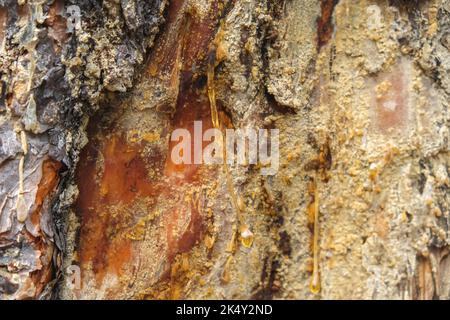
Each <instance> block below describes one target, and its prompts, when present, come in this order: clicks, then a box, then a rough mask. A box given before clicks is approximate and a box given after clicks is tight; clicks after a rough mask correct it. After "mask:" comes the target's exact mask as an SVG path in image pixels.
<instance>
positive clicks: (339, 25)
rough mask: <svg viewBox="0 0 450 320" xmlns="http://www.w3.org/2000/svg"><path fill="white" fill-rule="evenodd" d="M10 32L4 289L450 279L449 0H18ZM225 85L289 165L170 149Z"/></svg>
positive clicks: (381, 285) (185, 288)
mask: <svg viewBox="0 0 450 320" xmlns="http://www.w3.org/2000/svg"><path fill="white" fill-rule="evenodd" d="M73 4H75V5H78V6H79V7H80V9H81V27H80V28H79V29H77V30H76V31H75V32H72V33H67V32H66V27H67V20H66V19H65V18H64V17H65V12H66V9H67V7H68V6H70V5H73ZM0 50H1V52H2V54H1V58H0V72H1V81H2V82H1V92H0V108H1V115H0V117H1V118H0V123H1V125H0V147H1V148H0V161H1V163H0V177H1V184H0V203H1V206H0V210H1V211H0V298H2V299H23V298H57V299H58V298H59V299H86V298H94V299H103V298H118V299H170V298H172V299H173V298H175V299H192V298H216V299H223V298H228V299H232V298H240V299H251V298H257V299H436V298H437V299H449V298H450V297H449V296H450V258H449V255H448V253H449V249H448V248H449V241H450V239H449V223H450V217H449V200H450V199H449V197H450V192H449V190H450V181H449V179H450V178H449V176H450V174H449V172H450V169H449V166H450V163H449V162H450V159H449V120H450V114H449V111H448V107H449V102H448V101H449V94H450V72H449V71H450V2H449V1H448V0H430V1H394V0H392V1H366V0H364V1H349V0H340V1H338V0H323V1H315V0H314V1H313V0H285V1H257V0H229V1H226V0H201V1H190V0H177V1H175V0H170V1H156V0H152V1H140V0H129V1H125V0H123V1H103V2H97V1H65V2H64V1H62V0H61V1H22V2H20V3H17V2H16V1H13V0H11V1H8V0H5V1H0ZM212 91H214V93H215V98H214V97H212V95H211V92H212ZM212 101H214V102H215V103H216V104H217V107H218V109H219V119H220V122H221V124H222V125H223V127H228V128H231V127H234V128H245V127H254V128H277V129H279V130H280V168H279V171H278V173H277V174H276V175H274V176H262V175H261V174H260V171H259V168H258V167H256V166H247V167H245V166H236V167H229V168H228V173H227V170H225V168H224V167H222V166H220V165H218V166H203V165H181V166H180V165H174V164H173V163H172V162H171V160H170V157H169V155H170V151H171V148H172V147H173V143H170V141H169V138H170V133H171V132H172V130H173V129H176V128H186V129H188V130H190V131H192V122H193V121H194V120H202V121H203V126H204V129H207V128H210V127H212V126H213V124H212V121H211V111H210V110H211V104H212V103H213V102H212ZM22 168H23V169H22ZM227 181H228V183H227ZM233 195H234V196H233ZM233 198H234V199H233ZM316 215H318V216H317V217H316ZM243 229H248V230H250V231H251V233H252V234H253V237H252V239H250V240H251V241H248V239H243V238H242V237H241V236H240V235H241V233H242V230H243ZM314 240H316V241H317V246H316V247H315V248H314V246H313V243H314ZM71 266H78V267H80V270H81V287H79V288H73V287H72V286H71V281H72V280H73V277H72V276H71V275H70V274H69V273H68V272H67V270H68V268H70V267H71ZM313 282H314V283H315V285H314V286H312V285H311V284H312V283H313Z"/></svg>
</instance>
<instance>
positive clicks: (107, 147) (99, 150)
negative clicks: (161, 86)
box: [76, 1, 220, 283]
mask: <svg viewBox="0 0 450 320" xmlns="http://www.w3.org/2000/svg"><path fill="white" fill-rule="evenodd" d="M185 4H186V3H185V1H173V2H171V4H170V6H169V10H168V18H167V19H168V22H167V26H166V28H165V30H164V31H163V34H162V35H161V36H160V38H159V40H157V42H156V45H155V51H154V52H153V53H152V54H151V55H150V60H149V67H148V72H149V74H148V76H150V77H153V76H158V77H162V76H163V75H166V74H170V75H172V78H173V77H176V78H177V79H176V81H174V80H173V79H172V81H171V83H173V84H176V85H177V86H178V88H177V92H178V95H177V100H176V105H175V113H174V115H173V118H172V119H171V124H170V128H169V130H175V129H177V128H185V129H187V130H188V131H189V132H190V133H191V134H192V136H193V128H194V121H197V120H201V121H202V122H203V128H202V129H203V132H204V131H205V130H207V129H209V128H212V122H211V114H210V106H209V101H208V98H207V95H206V89H205V88H204V85H199V81H198V80H199V79H200V77H202V76H203V77H204V76H205V73H206V63H207V61H206V58H207V55H208V54H207V52H208V50H209V46H210V43H211V41H212V40H213V38H214V33H215V30H216V28H217V24H216V23H215V22H217V20H218V19H217V17H218V15H219V13H220V12H218V11H219V10H217V8H218V1H215V2H214V4H213V5H212V7H211V11H210V13H209V14H208V15H207V16H206V18H204V19H203V20H196V19H195V18H194V17H191V16H190V15H189V13H188V12H187V11H186V6H185ZM164 33H167V34H164ZM180 43H181V44H180ZM158 44H159V45H158ZM88 135H89V137H90V141H89V143H88V145H87V146H86V147H85V149H84V150H83V152H82V154H81V156H80V159H81V161H80V165H79V167H78V169H77V173H76V181H77V185H78V188H79V191H80V193H79V197H78V200H77V202H76V211H77V213H78V215H79V216H80V220H81V228H80V237H79V247H78V256H79V259H80V264H81V266H82V267H84V266H88V265H89V264H91V265H92V268H93V272H94V273H95V278H96V281H97V283H101V282H102V281H103V279H104V277H105V276H106V274H109V273H113V274H117V275H119V276H120V275H121V274H123V271H124V270H125V269H126V268H127V267H128V266H129V265H130V264H131V263H132V261H133V258H134V257H136V256H137V255H139V251H138V250H134V249H135V248H138V247H136V246H135V244H136V241H132V240H131V239H129V238H127V237H125V235H124V230H126V229H127V228H129V227H133V225H135V224H136V223H137V220H138V218H139V217H136V214H135V213H130V212H129V210H127V208H130V207H132V205H133V203H134V202H135V201H137V200H142V199H147V200H148V201H147V202H146V203H148V205H147V208H146V210H145V212H153V210H154V209H155V206H156V205H155V203H161V204H166V205H169V204H170V205H169V208H167V209H166V210H164V212H162V213H161V223H162V227H161V228H159V230H161V231H158V233H159V234H152V235H148V237H154V238H157V239H161V238H162V239H163V240H164V239H165V241H166V243H167V252H166V253H165V255H166V258H167V259H168V261H169V262H170V263H172V262H173V261H174V258H175V256H176V255H177V254H179V253H184V252H189V251H190V250H191V249H192V247H193V246H195V245H196V243H197V242H198V241H199V240H200V239H201V238H202V237H203V233H204V229H205V221H204V214H203V213H202V212H201V209H200V208H199V206H198V203H194V202H193V201H191V202H190V203H188V202H185V199H183V197H181V199H180V200H176V202H175V203H174V201H175V200H174V199H176V198H177V197H176V196H177V195H179V194H180V192H184V191H183V190H185V189H186V188H185V187H188V189H192V187H193V186H201V185H202V184H205V183H208V182H209V181H210V180H212V178H213V176H214V174H213V173H214V171H215V170H217V168H207V167H206V168H204V167H202V166H201V165H198V164H181V165H176V164H174V163H173V162H172V161H171V159H170V154H171V151H172V149H173V147H174V146H175V145H176V144H177V142H170V143H169V148H168V150H169V151H168V154H162V153H161V152H159V151H155V152H156V155H152V156H151V157H149V156H148V155H146V154H144V148H145V147H146V146H147V145H148V143H150V142H148V141H145V140H142V141H141V142H139V143H129V142H128V141H127V139H126V133H125V132H123V131H121V129H120V128H119V126H118V125H117V123H110V124H109V125H108V126H107V128H103V129H102V128H100V126H99V125H98V122H97V121H95V120H94V121H91V123H90V125H89V129H88ZM191 143H192V144H193V141H191ZM204 146H205V144H204V143H203V147H204ZM191 149H192V152H193V150H194V148H191ZM150 170H151V171H152V172H162V174H159V175H156V176H155V177H152V178H151V179H150V178H149V177H150V174H149V172H150ZM112 209H114V210H113V211H114V212H112ZM187 218H189V221H190V222H189V225H188V227H187V228H186V230H185V231H183V232H182V233H181V234H180V232H177V226H178V225H179V221H186V220H187ZM150 223H151V222H150ZM136 245H137V246H139V243H137V244H136Z"/></svg>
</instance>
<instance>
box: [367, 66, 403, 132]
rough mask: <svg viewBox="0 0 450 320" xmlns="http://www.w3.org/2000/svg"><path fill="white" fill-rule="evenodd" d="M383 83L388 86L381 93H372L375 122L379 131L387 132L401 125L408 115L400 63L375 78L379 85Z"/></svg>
mask: <svg viewBox="0 0 450 320" xmlns="http://www.w3.org/2000/svg"><path fill="white" fill-rule="evenodd" d="M383 83H385V84H387V86H388V87H387V88H386V89H385V90H382V92H381V93H377V92H375V93H374V94H375V96H376V97H375V99H376V101H375V123H376V126H377V128H378V129H379V130H380V131H382V132H388V131H389V130H390V129H396V128H401V127H403V126H404V125H405V124H406V120H407V117H408V88H407V79H406V74H405V71H404V70H403V68H402V64H398V65H397V66H395V67H394V68H393V70H392V71H390V72H389V73H388V74H386V75H384V76H382V77H380V78H379V79H378V80H377V84H378V85H379V86H380V85H382V84H383ZM375 91H376V90H375ZM389 106H391V107H390V108H389Z"/></svg>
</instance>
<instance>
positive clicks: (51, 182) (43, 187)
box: [30, 158, 62, 226]
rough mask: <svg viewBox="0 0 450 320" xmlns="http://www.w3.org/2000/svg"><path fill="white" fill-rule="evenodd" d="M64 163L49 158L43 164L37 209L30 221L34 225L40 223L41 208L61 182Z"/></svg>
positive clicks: (37, 194) (36, 202) (36, 200)
mask: <svg viewBox="0 0 450 320" xmlns="http://www.w3.org/2000/svg"><path fill="white" fill-rule="evenodd" d="M61 167H62V164H61V162H59V161H56V160H53V159H50V158H49V159H47V160H45V161H44V163H43V164H42V178H41V181H40V182H39V186H38V190H37V192H36V198H35V203H34V205H35V210H34V211H33V212H32V214H31V215H30V221H31V223H32V224H33V225H34V226H38V225H39V223H40V217H41V209H42V205H43V203H44V200H45V199H46V198H47V197H48V196H49V195H50V194H51V192H53V191H54V189H55V187H56V186H57V184H58V182H59V175H58V172H59V170H60V169H61Z"/></svg>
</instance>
